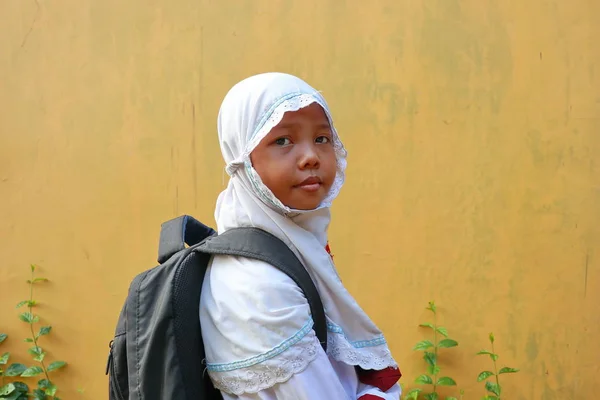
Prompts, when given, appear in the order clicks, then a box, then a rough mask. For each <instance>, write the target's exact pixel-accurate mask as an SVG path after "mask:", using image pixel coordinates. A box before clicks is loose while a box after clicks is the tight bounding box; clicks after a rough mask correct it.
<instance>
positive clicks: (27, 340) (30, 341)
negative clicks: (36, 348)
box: [23, 337, 33, 343]
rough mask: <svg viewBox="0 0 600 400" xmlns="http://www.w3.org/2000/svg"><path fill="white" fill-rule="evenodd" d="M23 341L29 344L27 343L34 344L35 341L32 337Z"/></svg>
mask: <svg viewBox="0 0 600 400" xmlns="http://www.w3.org/2000/svg"><path fill="white" fill-rule="evenodd" d="M23 341H24V342H27V343H33V339H32V338H30V337H28V338H25V339H24V340H23Z"/></svg>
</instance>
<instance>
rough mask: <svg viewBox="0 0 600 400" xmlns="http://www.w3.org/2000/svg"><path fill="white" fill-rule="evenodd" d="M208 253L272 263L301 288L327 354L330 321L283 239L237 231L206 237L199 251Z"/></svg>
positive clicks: (259, 232) (255, 231) (259, 231)
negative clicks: (328, 323) (328, 324)
mask: <svg viewBox="0 0 600 400" xmlns="http://www.w3.org/2000/svg"><path fill="white" fill-rule="evenodd" d="M198 250H199V251H202V252H204V253H209V254H223V255H234V256H242V257H247V258H252V259H255V260H260V261H264V262H266V263H269V264H271V265H272V266H274V267H275V268H277V269H279V270H280V271H282V272H284V273H285V274H287V275H288V276H289V277H290V278H292V280H293V281H294V282H295V283H296V284H297V285H298V286H299V287H300V289H302V292H304V295H305V296H306V299H307V300H308V305H309V307H310V312H311V314H312V318H313V322H314V331H315V333H316V335H317V338H318V339H319V342H321V346H322V347H323V349H324V350H325V351H327V320H326V319H325V310H324V308H323V302H322V301H321V297H320V296H319V292H318V290H317V288H316V286H315V284H314V282H313V280H312V279H311V277H310V275H309V274H308V272H307V271H306V269H305V268H304V266H303V265H302V263H301V262H300V260H298V258H297V257H296V255H295V254H294V252H293V251H292V250H291V249H290V248H289V247H288V246H287V245H286V244H285V243H284V242H282V241H281V240H280V239H278V238H277V237H275V236H273V235H272V234H270V233H268V232H265V231H263V230H262V229H258V228H234V229H230V230H228V231H226V232H224V233H222V234H221V235H218V236H212V237H209V238H207V239H206V240H205V241H204V242H203V243H202V244H201V245H200V246H199V248H198Z"/></svg>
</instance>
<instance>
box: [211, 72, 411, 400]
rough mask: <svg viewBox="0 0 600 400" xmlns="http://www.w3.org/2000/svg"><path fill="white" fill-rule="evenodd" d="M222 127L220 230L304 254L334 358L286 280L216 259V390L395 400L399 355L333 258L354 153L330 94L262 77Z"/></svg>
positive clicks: (243, 86) (226, 109)
mask: <svg viewBox="0 0 600 400" xmlns="http://www.w3.org/2000/svg"><path fill="white" fill-rule="evenodd" d="M218 130H219V141H220V145H221V151H222V153H223V157H224V158H225V162H226V163H227V167H226V171H227V173H228V174H229V175H230V177H231V179H230V180H229V184H228V186H227V189H225V191H223V192H222V193H221V195H220V196H219V199H218V200H217V207H216V210H215V219H216V221H217V227H218V231H219V233H222V232H224V231H227V230H228V229H232V228H236V227H242V226H253V227H258V228H261V229H263V230H265V231H268V232H270V233H272V234H273V235H275V236H277V237H278V238H279V239H281V240H283V241H284V242H285V243H286V244H287V245H288V246H289V247H290V248H291V249H292V250H293V251H294V252H295V254H296V256H298V258H299V259H300V260H301V261H302V263H303V264H304V266H305V267H306V269H307V270H308V272H309V274H310V275H311V277H312V279H313V281H314V282H315V285H316V286H317V288H318V289H319V294H320V296H321V298H322V301H323V305H324V308H325V312H326V316H327V328H328V343H327V354H326V353H325V352H324V351H323V348H322V347H321V346H320V344H319V341H318V339H317V338H316V336H315V333H314V331H313V330H312V324H313V321H312V319H311V315H310V309H309V306H308V303H307V301H306V299H305V297H304V296H303V294H302V292H301V291H300V289H299V288H298V287H297V286H296V284H295V283H294V282H293V281H292V280H291V279H290V278H289V277H288V276H287V275H285V274H284V273H282V272H280V271H279V270H277V269H276V268H274V267H272V266H270V265H269V264H266V263H263V262H261V261H255V260H251V259H247V258H242V257H234V256H215V257H214V258H213V260H212V262H211V265H210V267H209V269H208V270H207V273H206V277H205V280H204V285H203V288H202V295H201V299H200V320H201V325H202V335H203V340H204V344H205V348H206V361H207V370H208V373H209V375H210V378H211V380H212V382H213V383H214V385H215V387H217V388H218V389H219V390H220V391H221V393H222V394H223V397H224V399H226V400H233V399H243V400H259V399H260V400H274V399H290V400H292V399H293V400H309V399H310V400H315V399H328V400H338V399H339V400H345V399H348V400H356V399H361V400H379V399H385V400H398V399H399V398H400V387H399V385H398V384H397V381H398V379H399V377H400V371H399V370H398V368H397V365H396V362H395V361H394V359H393V358H392V355H391V353H390V350H389V349H388V346H387V344H386V341H385V339H384V337H383V335H382V334H381V332H380V330H379V329H378V328H377V326H375V324H374V323H373V322H372V321H371V320H370V319H369V317H368V316H367V315H366V314H365V313H364V312H363V310H362V309H361V308H360V307H359V305H358V304H357V303H356V301H355V300H354V298H353V297H352V296H351V295H350V293H348V291H347V290H346V289H345V288H344V285H343V284H342V282H341V281H340V279H339V277H338V275H337V272H336V269H335V267H334V264H333V261H332V257H331V255H330V254H329V246H328V243H327V228H328V226H329V221H330V211H329V208H330V206H331V202H332V201H333V199H335V197H336V196H337V195H338V193H339V191H340V189H341V187H342V184H343V183H344V171H345V169H346V151H345V149H344V146H343V145H342V142H341V141H340V138H339V137H338V134H337V131H336V130H335V127H334V125H333V120H332V118H331V115H330V112H329V108H328V106H327V103H326V102H325V99H324V98H323V97H322V96H321V95H320V94H319V93H318V92H317V91H316V90H315V89H313V88H312V87H310V86H309V85H308V84H307V83H305V82H304V81H302V80H301V79H299V78H296V77H294V76H291V75H287V74H282V73H267V74H261V75H256V76H253V77H250V78H248V79H245V80H243V81H242V82H240V83H238V84H237V85H235V86H234V87H233V88H232V89H231V90H230V91H229V93H228V94H227V96H226V97H225V99H224V101H223V104H222V105H221V109H220V111H219V118H218Z"/></svg>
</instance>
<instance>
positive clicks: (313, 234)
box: [215, 73, 396, 370]
mask: <svg viewBox="0 0 600 400" xmlns="http://www.w3.org/2000/svg"><path fill="white" fill-rule="evenodd" d="M312 103H318V104H319V105H320V106H321V107H322V108H323V109H324V110H325V113H326V115H327V117H328V119H329V122H330V124H331V128H332V131H333V135H334V141H333V142H334V148H335V153H336V157H337V175H336V178H335V181H334V184H333V186H332V188H331V191H330V193H329V195H328V196H327V198H326V199H325V200H324V201H323V203H322V204H321V205H320V206H319V207H318V208H317V209H315V210H309V211H303V210H292V209H290V208H288V207H286V206H285V205H283V204H282V203H281V202H280V201H279V200H278V199H277V198H276V197H275V196H274V195H273V193H272V192H271V191H270V190H269V189H268V188H267V187H266V186H265V185H264V184H263V183H262V181H261V179H260V177H259V176H258V173H257V172H256V171H255V169H254V168H253V167H252V163H251V161H250V153H251V152H252V150H253V149H254V148H255V147H256V146H257V144H258V143H259V142H260V141H261V140H262V139H263V138H264V137H265V136H266V135H267V134H268V133H269V131H270V130H271V129H272V128H273V127H274V126H275V125H277V124H278V123H279V122H280V120H281V118H282V117H283V114H284V113H285V112H287V111H297V110H299V109H301V108H303V107H306V106H308V105H310V104H312ZM218 130H219V141H220V145H221V151H222V153H223V157H224V159H225V162H226V163H227V167H226V171H227V173H228V174H229V175H230V176H231V179H230V180H229V184H228V186H227V188H226V189H225V190H224V191H223V192H222V193H221V194H220V196H219V198H218V201H217V206H216V210H215V219H216V221H217V227H218V231H219V233H222V232H224V231H227V230H228V229H231V228H236V227H242V226H252V227H257V228H261V229H263V230H265V231H268V232H270V233H272V234H273V235H275V236H277V237H278V238H280V239H281V240H283V241H284V242H285V243H286V244H287V245H288V246H290V248H291V249H292V250H293V251H294V252H295V253H296V255H297V256H298V257H299V259H300V260H301V261H302V263H303V264H304V266H305V267H306V269H307V270H308V272H309V273H310V275H311V277H312V278H313V280H314V282H315V284H316V285H317V288H318V290H319V294H320V295H321V298H322V301H323V305H324V307H325V311H326V315H327V322H328V353H329V355H330V356H332V357H334V358H335V359H336V360H337V361H340V362H344V363H346V364H349V365H360V366H361V367H362V368H364V369H377V370H379V369H384V368H387V367H390V366H392V367H395V366H396V363H395V361H394V359H393V358H392V356H391V353H390V351H389V349H388V347H387V344H386V342H385V339H384V338H383V335H382V333H381V331H380V330H379V329H378V328H377V326H376V325H375V324H374V323H373V321H371V319H370V318H369V317H368V316H367V315H366V314H365V313H364V311H363V310H362V309H361V308H360V306H359V305H358V304H357V303H356V301H355V300H354V298H353V297H352V296H351V295H350V293H349V292H348V291H347V290H346V288H345V287H344V285H343V284H342V282H341V281H340V279H339V277H338V275H337V272H336V269H335V266H334V265H333V262H332V259H331V256H330V255H329V253H328V252H327V251H326V249H325V246H326V244H327V228H328V226H329V222H330V220H331V215H330V209H329V208H330V206H331V202H332V201H333V199H335V197H336V196H337V195H338V193H339V191H340V189H341V187H342V184H343V182H344V170H345V168H346V151H345V149H344V146H343V144H342V142H341V141H340V139H339V136H338V134H337V132H336V130H335V127H334V125H333V120H332V118H331V114H330V111H329V107H328V106H327V103H326V101H325V99H324V98H323V96H321V94H320V93H319V92H317V91H316V90H315V89H313V88H312V87H310V86H309V85H308V84H307V83H305V82H304V81H302V80H301V79H299V78H297V77H295V76H292V75H288V74H283V73H266V74H260V75H256V76H252V77H250V78H247V79H245V80H243V81H241V82H240V83H238V84H237V85H235V86H234V87H233V88H232V89H231V90H230V91H229V93H228V94H227V95H226V97H225V99H224V100H223V104H222V105H221V109H220V111H219V119H218ZM248 263H251V260H248ZM282 323H285V321H282Z"/></svg>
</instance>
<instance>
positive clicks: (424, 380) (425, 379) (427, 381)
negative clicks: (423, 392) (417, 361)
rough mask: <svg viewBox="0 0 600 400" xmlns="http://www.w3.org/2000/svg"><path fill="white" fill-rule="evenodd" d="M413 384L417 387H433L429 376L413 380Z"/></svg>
mask: <svg viewBox="0 0 600 400" xmlns="http://www.w3.org/2000/svg"><path fill="white" fill-rule="evenodd" d="M415 383H418V384H419V385H433V379H431V377H430V376H429V375H421V376H419V377H418V378H417V379H415Z"/></svg>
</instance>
